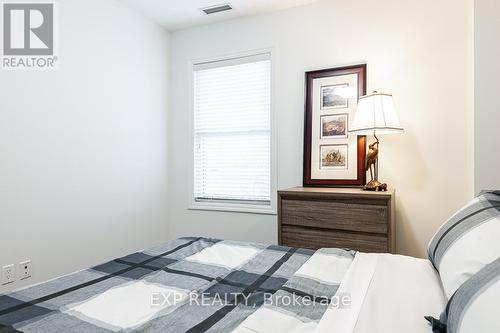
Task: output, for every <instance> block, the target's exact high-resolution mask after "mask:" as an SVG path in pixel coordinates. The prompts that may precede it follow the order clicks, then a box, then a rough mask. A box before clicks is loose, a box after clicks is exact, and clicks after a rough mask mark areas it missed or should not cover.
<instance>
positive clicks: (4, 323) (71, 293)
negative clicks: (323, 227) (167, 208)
mask: <svg viewBox="0 0 500 333" xmlns="http://www.w3.org/2000/svg"><path fill="white" fill-rule="evenodd" d="M354 255H355V253H354V252H353V251H347V250H339V249H322V250H318V251H312V250H305V249H296V248H289V247H282V246H273V245H271V246H265V245H261V244H253V243H241V242H232V241H222V240H217V239H207V238H180V239H176V240H173V241H171V242H168V243H166V244H163V245H161V246H158V247H154V248H150V249H147V250H144V251H141V252H137V253H133V254H131V255H128V256H126V257H123V258H119V259H115V260H113V261H110V262H107V263H104V264H101V265H98V266H95V267H92V268H90V269H87V270H84V271H79V272H76V273H73V274H70V275H67V276H63V277H60V278H57V279H54V280H51V281H48V282H45V283H42V284H39V285H35V286H32V287H28V288H25V289H22V290H18V291H15V292H12V293H10V294H5V295H0V332H2V333H3V332H44V333H45V332H132V331H133V332H175V333H179V332H254V333H255V332H272V333H276V332H292V331H293V332H313V331H314V328H315V327H316V325H317V323H318V321H319V320H320V318H321V317H322V315H323V313H324V311H325V310H326V308H327V307H328V304H329V303H330V302H331V301H332V297H333V296H334V295H335V293H336V291H337V288H338V285H339V284H340V282H341V280H342V277H343V276H344V273H345V272H346V271H347V269H348V268H349V266H350V264H351V262H352V260H353V258H354Z"/></svg>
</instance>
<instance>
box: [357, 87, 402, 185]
mask: <svg viewBox="0 0 500 333" xmlns="http://www.w3.org/2000/svg"><path fill="white" fill-rule="evenodd" d="M403 132H404V129H403V128H402V127H401V125H400V124H399V119H398V116H397V114H396V109H395V108H394V102H393V100H392V95H391V94H385V93H379V92H377V91H374V92H373V93H371V94H369V95H366V96H361V97H360V98H359V101H358V107H357V109H356V113H355V115H354V120H353V123H352V125H351V129H350V130H349V133H353V134H360V135H370V134H373V136H374V137H375V140H376V141H375V142H374V143H372V144H371V145H369V150H368V154H367V155H366V164H365V172H366V171H368V170H370V176H371V180H370V181H369V182H368V184H366V185H365V186H364V187H363V190H366V191H386V190H387V184H383V183H381V182H380V181H379V180H378V154H379V150H380V147H379V146H380V142H379V140H378V137H377V134H378V135H381V134H392V133H403Z"/></svg>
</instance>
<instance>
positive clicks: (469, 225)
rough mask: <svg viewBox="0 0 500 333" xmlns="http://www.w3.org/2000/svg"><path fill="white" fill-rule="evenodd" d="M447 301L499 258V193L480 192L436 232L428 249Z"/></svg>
mask: <svg viewBox="0 0 500 333" xmlns="http://www.w3.org/2000/svg"><path fill="white" fill-rule="evenodd" d="M427 250H428V253H429V259H430V260H431V261H432V263H433V265H434V267H435V268H436V269H437V270H438V272H439V276H440V277H441V282H442V284H443V289H444V291H445V294H446V296H447V297H448V299H449V298H450V297H451V295H453V293H454V292H455V291H456V290H457V289H458V288H459V287H460V286H461V285H462V284H463V283H464V282H465V281H467V280H468V279H469V278H471V277H472V276H473V275H474V274H475V273H477V272H478V271H479V270H481V269H482V268H483V267H485V266H486V265H487V264H489V263H491V262H493V261H494V260H496V259H498V258H500V191H483V192H481V194H480V195H478V196H477V197H476V198H474V199H473V200H472V201H471V202H470V203H469V204H467V205H466V206H465V207H464V208H462V209H461V210H459V211H458V212H457V213H456V214H455V215H453V216H452V217H451V218H450V219H449V220H448V221H446V223H445V224H443V225H442V226H441V227H440V228H439V230H438V231H437V232H436V234H435V235H434V237H433V238H432V240H431V242H430V243H429V247H428V249H427Z"/></svg>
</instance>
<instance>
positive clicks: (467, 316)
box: [426, 258, 500, 333]
mask: <svg viewBox="0 0 500 333" xmlns="http://www.w3.org/2000/svg"><path fill="white" fill-rule="evenodd" d="M499 299H500V258H499V259H497V260H495V261H493V262H492V263H491V264H488V265H486V266H485V267H483V268H482V269H481V270H480V271H479V272H478V273H477V274H475V275H474V276H473V277H471V278H470V279H469V280H467V282H465V283H464V284H462V286H460V288H458V290H457V291H456V292H455V294H454V295H453V296H452V298H451V299H450V300H449V302H448V305H447V306H446V310H445V312H444V313H443V314H442V315H441V318H440V319H439V320H437V319H434V318H432V317H426V319H427V320H428V321H429V322H430V323H431V324H432V331H433V332H435V333H445V332H446V333H468V332H481V333H498V332H500V320H498V304H499V303H498V300H499Z"/></svg>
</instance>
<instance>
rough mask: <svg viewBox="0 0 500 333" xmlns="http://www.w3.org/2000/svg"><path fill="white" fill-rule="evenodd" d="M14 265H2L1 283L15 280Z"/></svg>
mask: <svg viewBox="0 0 500 333" xmlns="http://www.w3.org/2000/svg"><path fill="white" fill-rule="evenodd" d="M15 279H16V278H15V273H14V265H7V266H3V267H2V284H8V283H12V282H14V281H15Z"/></svg>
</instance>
